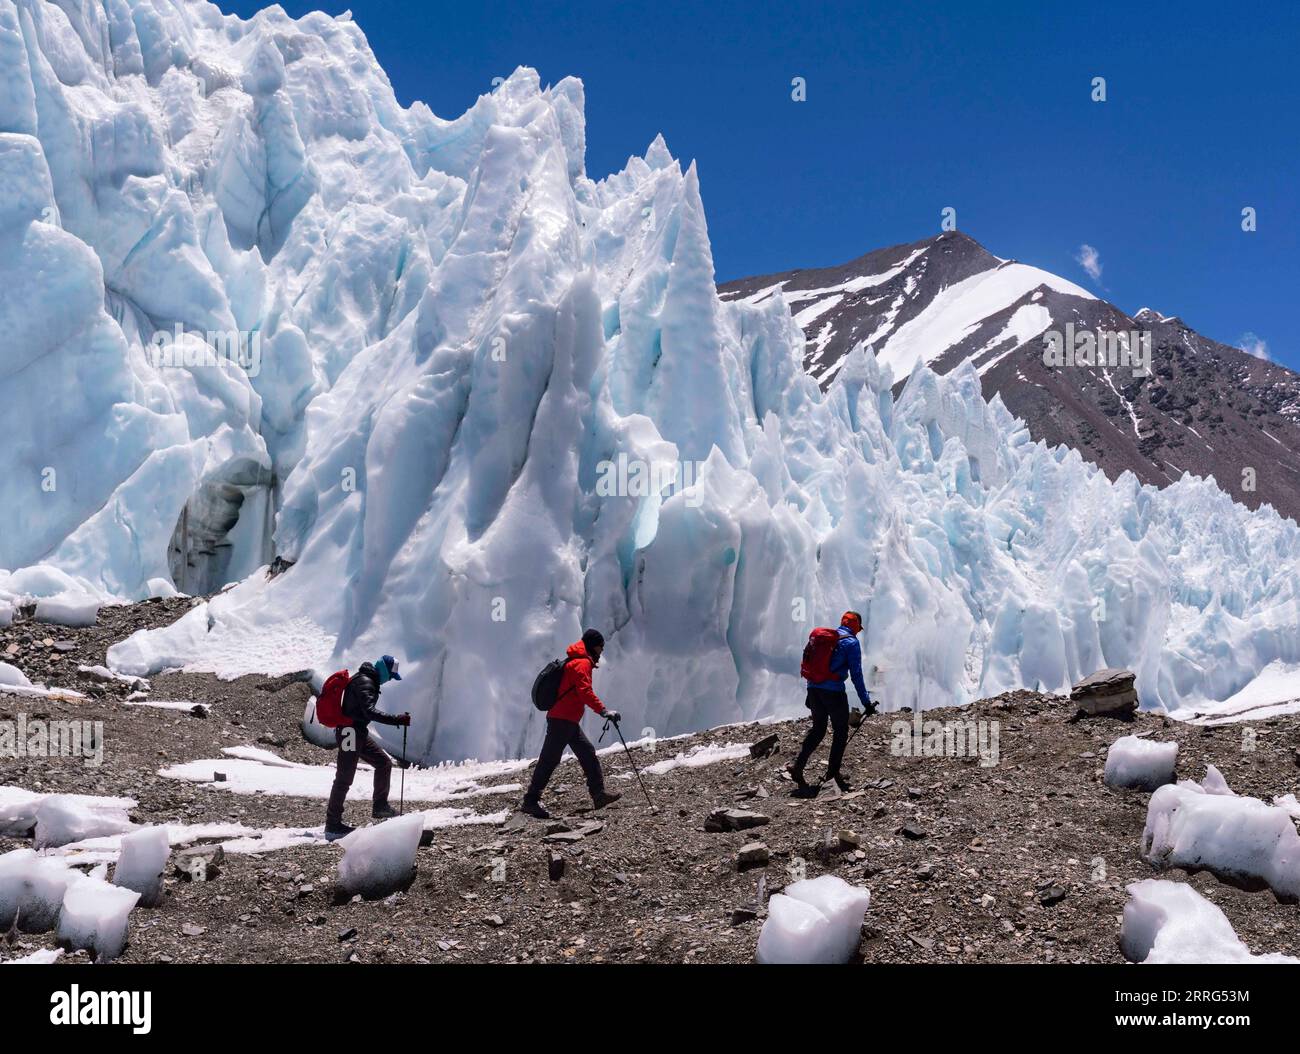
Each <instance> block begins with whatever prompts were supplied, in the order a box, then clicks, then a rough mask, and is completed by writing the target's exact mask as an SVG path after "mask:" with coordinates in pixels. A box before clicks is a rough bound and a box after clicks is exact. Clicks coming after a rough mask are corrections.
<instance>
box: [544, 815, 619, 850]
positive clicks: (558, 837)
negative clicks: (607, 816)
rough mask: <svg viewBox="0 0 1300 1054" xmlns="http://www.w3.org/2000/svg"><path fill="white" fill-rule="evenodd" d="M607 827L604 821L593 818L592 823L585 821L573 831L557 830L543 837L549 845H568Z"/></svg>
mask: <svg viewBox="0 0 1300 1054" xmlns="http://www.w3.org/2000/svg"><path fill="white" fill-rule="evenodd" d="M604 829H605V825H604V823H602V822H600V821H599V820H593V821H592V822H591V823H584V824H583V825H582V826H581V827H577V828H575V829H574V830H572V831H556V832H555V833H554V834H548V835H547V836H546V837H545V838H543V839H542V841H543V842H546V843H547V844H548V845H567V844H572V843H573V842H581V841H582V840H583V839H584V838H586V837H587V836H588V835H593V834H596V833H597V832H599V831H603V830H604Z"/></svg>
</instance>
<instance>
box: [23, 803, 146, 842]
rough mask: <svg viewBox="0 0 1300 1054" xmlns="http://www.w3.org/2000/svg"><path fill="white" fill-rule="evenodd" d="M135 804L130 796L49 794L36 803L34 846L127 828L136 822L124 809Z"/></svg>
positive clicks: (78, 839) (118, 832)
mask: <svg viewBox="0 0 1300 1054" xmlns="http://www.w3.org/2000/svg"><path fill="white" fill-rule="evenodd" d="M128 803H129V804H128ZM135 804H136V803H135V802H134V801H131V799H129V798H91V797H84V796H82V795H77V794H51V795H50V796H49V797H47V798H43V799H42V800H41V802H40V804H38V805H37V806H36V842H35V845H36V848H37V849H48V848H50V847H52V846H60V845H67V844H68V843H69V842H80V841H82V840H83V839H85V838H98V837H100V836H102V835H106V834H121V833H122V832H124V831H129V830H131V829H132V828H133V827H135V824H133V823H132V822H131V819H130V817H128V816H127V810H128V809H132V808H134V807H135Z"/></svg>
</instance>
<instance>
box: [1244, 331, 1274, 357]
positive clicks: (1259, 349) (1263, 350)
mask: <svg viewBox="0 0 1300 1054" xmlns="http://www.w3.org/2000/svg"><path fill="white" fill-rule="evenodd" d="M1237 347H1239V348H1240V349H1241V350H1242V351H1244V352H1245V353H1246V354H1247V355H1254V356H1255V358H1257V359H1264V360H1265V361H1270V360H1269V355H1268V341H1266V340H1265V339H1264V338H1263V337H1257V336H1255V334H1254V333H1243V334H1242V335H1241V336H1240V337H1238V338H1237Z"/></svg>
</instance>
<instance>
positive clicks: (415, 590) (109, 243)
mask: <svg viewBox="0 0 1300 1054" xmlns="http://www.w3.org/2000/svg"><path fill="white" fill-rule="evenodd" d="M585 136H586V132H585V125H584V95H583V86H582V84H581V82H579V81H578V80H576V79H573V78H566V79H565V80H562V81H560V82H559V83H557V84H554V85H551V86H544V85H543V84H542V83H541V81H540V78H539V76H538V74H537V73H536V71H534V70H532V69H528V68H520V69H518V70H516V71H515V72H514V73H513V74H512V75H511V76H509V77H508V78H505V79H504V80H503V81H502V82H501V83H500V84H499V85H498V86H497V87H495V88H494V89H493V90H492V91H491V92H489V93H488V94H485V95H483V96H482V97H481V98H479V100H478V101H477V102H476V103H475V104H474V105H473V106H472V107H471V108H470V109H469V110H468V111H467V112H466V113H465V114H463V115H462V116H460V117H458V118H456V119H454V120H444V119H441V118H439V117H437V116H436V115H435V114H434V113H433V112H432V111H431V110H430V109H429V108H428V107H427V106H425V105H424V104H422V103H418V102H417V103H415V104H413V105H412V106H410V107H402V106H401V105H399V104H398V102H397V100H396V98H395V96H394V93H393V90H392V87H391V86H390V84H389V82H388V80H387V78H386V76H385V75H384V73H383V70H382V69H381V68H380V67H379V65H378V63H377V62H376V60H375V57H374V55H373V53H372V52H371V50H370V48H369V46H368V44H367V43H366V40H365V37H364V35H363V34H362V32H361V30H360V29H359V27H358V26H357V25H356V24H355V23H353V22H352V21H351V20H350V18H349V17H347V16H339V17H338V18H332V17H330V16H327V15H324V14H321V13H313V14H310V15H307V16H305V17H304V18H301V19H298V20H294V19H291V18H289V17H288V16H287V15H286V14H285V13H284V12H283V11H282V10H281V9H279V8H275V7H273V8H270V9H268V10H266V11H263V12H261V13H259V14H257V15H256V16H255V17H253V18H251V19H249V20H241V19H239V18H237V17H234V16H231V15H225V14H223V13H222V12H221V11H220V10H219V8H217V7H216V6H214V5H212V4H209V3H205V2H194V0H104V2H103V3H97V4H89V3H78V2H75V0H61V2H59V3H37V2H34V0H0V289H3V290H4V294H3V297H2V298H0V328H2V329H3V331H4V332H6V333H7V334H8V335H9V339H8V340H7V341H6V342H5V345H4V348H3V350H2V351H0V397H2V398H3V403H4V405H5V407H6V408H7V414H8V420H9V426H10V427H9V429H8V439H9V441H8V444H7V446H6V453H5V471H4V472H3V473H0V568H7V569H8V570H3V571H0V621H7V619H8V618H10V617H12V613H13V611H14V610H15V608H16V607H17V606H19V605H21V604H26V603H30V602H32V601H33V600H35V599H39V598H44V599H46V600H48V601H57V602H58V603H60V604H63V605H67V606H69V607H70V609H72V610H81V609H86V608H88V607H93V606H94V605H95V604H99V603H110V602H121V601H127V600H138V599H143V598H145V597H149V596H164V595H172V594H174V593H175V592H177V591H180V592H183V593H188V594H192V595H195V596H196V597H198V596H207V597H208V599H205V600H200V601H197V602H196V604H195V606H194V607H193V608H192V609H191V610H190V612H189V613H188V614H186V615H185V616H184V617H182V618H181V619H180V620H179V621H178V622H176V623H175V624H174V625H172V626H169V627H166V628H163V629H159V630H154V631H151V632H142V633H139V634H136V635H135V636H133V637H131V638H129V639H127V640H125V641H123V642H121V643H119V644H117V645H115V646H114V647H113V648H112V649H110V652H109V665H110V666H112V667H113V668H114V669H115V670H117V671H119V672H122V673H126V674H132V675H148V674H153V673H156V672H159V671H161V670H164V669H169V668H175V667H185V668H189V669H194V670H210V671H215V672H217V673H219V674H221V675H222V676H236V675H238V674H241V673H247V672H263V673H282V672H288V671H291V670H297V669H303V668H311V669H314V670H316V671H318V672H327V671H329V670H331V669H335V668H339V667H342V666H345V665H347V666H355V665H356V664H357V663H358V662H359V661H361V660H362V659H366V658H373V657H374V656H375V655H378V654H380V653H384V652H387V653H390V654H393V655H397V656H398V657H399V658H400V659H401V661H402V666H403V671H404V677H405V679H404V680H403V681H402V682H401V683H400V684H393V685H391V686H390V687H389V688H387V689H386V690H385V701H386V705H388V706H390V707H393V708H396V709H399V710H402V709H407V710H410V711H411V712H412V713H413V714H414V715H415V720H414V723H413V724H412V727H411V730H410V733H411V737H410V744H409V747H408V751H409V753H410V755H411V756H413V757H418V758H421V759H423V760H425V761H429V762H434V761H441V760H446V759H461V758H468V757H484V758H499V757H515V756H521V755H523V754H525V753H526V752H528V751H529V750H531V749H532V748H534V747H535V746H536V744H537V743H538V741H539V740H540V736H541V732H542V715H540V714H538V713H537V712H536V711H535V710H533V708H532V707H531V705H530V703H529V701H528V689H529V686H530V685H531V682H532V678H533V676H534V675H535V673H536V671H537V670H538V669H539V668H540V667H541V666H542V665H543V664H544V663H545V662H546V661H548V660H549V659H550V658H552V657H554V656H555V655H556V654H559V653H560V651H561V650H562V648H563V646H564V644H566V643H567V642H569V641H571V640H574V639H576V638H577V637H578V636H579V634H580V633H581V630H582V628H583V627H584V626H588V625H590V626H596V627H598V628H600V629H601V630H602V631H603V632H604V633H605V635H606V637H607V638H608V639H609V646H608V647H607V649H606V652H605V657H604V660H603V662H602V669H601V670H600V672H599V674H598V677H597V690H598V691H599V692H600V693H601V695H602V696H603V697H605V698H607V699H608V700H609V701H610V703H611V705H614V706H616V707H618V708H619V709H620V710H621V711H622V712H623V713H624V715H626V716H627V717H628V719H629V720H630V721H631V722H632V725H631V726H630V727H634V728H645V729H647V730H650V729H653V730H654V732H655V734H658V735H660V736H664V735H672V734H675V733H677V732H682V731H687V730H693V729H699V728H703V727H709V726H714V725H720V724H725V723H728V722H735V721H741V720H748V719H752V718H756V717H764V716H773V715H786V716H788V715H791V714H796V713H798V712H799V708H800V704H801V702H802V698H803V692H802V689H801V684H800V682H799V681H798V680H797V673H798V667H799V655H800V652H801V650H802V647H803V644H804V641H805V640H806V636H807V632H808V630H809V629H810V628H811V627H812V626H814V625H818V624H824V623H826V622H828V621H834V620H836V619H837V618H838V615H839V613H840V612H841V611H843V610H844V609H846V608H854V609H856V610H859V611H861V612H862V614H863V616H864V622H865V629H864V633H863V637H862V640H863V655H864V662H865V665H866V668H867V670H868V681H869V685H870V687H871V688H872V690H873V691H874V692H875V693H876V694H877V696H878V697H879V698H880V700H881V701H882V703H883V705H884V707H885V708H886V709H897V708H901V707H905V706H906V707H935V706H945V705H954V704H957V705H959V704H963V703H966V702H968V701H970V700H972V699H973V698H976V697H978V696H981V695H990V694H995V693H997V692H1000V691H1003V690H1007V689H1011V688H1017V687H1029V688H1039V689H1041V690H1044V691H1063V690H1066V689H1068V686H1069V684H1070V683H1071V682H1072V680H1075V679H1077V678H1079V677H1081V676H1084V675H1086V674H1088V673H1090V672H1092V671H1093V670H1095V669H1098V668H1100V667H1103V666H1123V667H1129V668H1131V669H1133V670H1134V671H1136V673H1137V675H1138V680H1137V687H1138V691H1139V693H1140V695H1141V698H1142V701H1143V705H1144V706H1146V707H1148V708H1163V709H1165V710H1167V711H1169V712H1172V713H1175V714H1177V715H1183V716H1190V715H1191V714H1192V713H1200V712H1203V711H1210V710H1212V709H1213V708H1214V707H1216V706H1219V705H1221V704H1222V703H1223V701H1225V700H1228V699H1230V698H1232V697H1234V696H1237V697H1240V693H1242V692H1243V690H1245V689H1246V688H1247V687H1248V686H1249V685H1251V684H1252V682H1253V681H1255V679H1256V678H1257V677H1258V676H1259V675H1260V674H1261V672H1262V671H1264V670H1265V669H1272V670H1274V671H1276V670H1278V669H1291V668H1293V667H1295V666H1296V664H1300V561H1298V559H1297V557H1298V555H1300V530H1298V529H1297V526H1296V524H1295V523H1294V522H1292V521H1290V520H1286V519H1283V518H1282V517H1280V516H1279V515H1278V514H1277V513H1276V512H1275V511H1274V510H1272V509H1270V508H1267V507H1265V508H1264V509H1262V510H1260V511H1258V512H1256V513H1252V512H1250V511H1249V510H1247V509H1246V508H1245V507H1243V506H1240V505H1237V504H1235V503H1234V502H1233V501H1232V500H1231V498H1230V497H1228V495H1226V494H1225V493H1224V492H1223V491H1221V490H1220V489H1219V488H1218V487H1217V486H1216V484H1215V482H1214V481H1213V480H1207V479H1198V478H1195V477H1191V476H1184V477H1183V478H1182V479H1181V480H1179V481H1178V482H1176V483H1174V484H1172V485H1170V486H1169V487H1167V488H1164V489H1163V490H1156V489H1154V488H1151V487H1143V486H1141V485H1139V484H1138V483H1137V481H1136V480H1135V479H1134V478H1133V477H1132V476H1128V475H1126V476H1124V477H1121V478H1120V479H1119V480H1117V481H1116V482H1114V483H1111V482H1109V481H1108V480H1107V479H1106V477H1105V476H1104V475H1103V474H1102V473H1101V472H1100V471H1099V470H1097V469H1096V468H1095V467H1094V466H1092V465H1090V464H1088V463H1086V462H1085V461H1083V459H1082V458H1081V457H1080V456H1079V455H1078V454H1077V453H1074V452H1072V451H1070V450H1067V449H1063V448H1058V449H1053V448H1048V447H1046V446H1045V445H1043V444H1042V443H1035V442H1033V441H1031V439H1030V437H1029V435H1028V433H1027V432H1026V430H1025V428H1024V427H1023V426H1022V425H1021V424H1020V423H1019V422H1018V421H1017V420H1016V419H1014V418H1013V417H1012V416H1011V415H1010V413H1009V412H1008V411H1007V410H1006V408H1005V407H1004V406H1003V405H1002V403H1001V401H1000V399H997V398H995V399H994V400H993V401H992V402H991V403H988V402H985V401H984V399H983V398H982V396H981V391H980V381H979V377H978V375H977V373H976V372H975V370H974V368H973V367H970V366H967V367H964V368H961V369H958V370H955V371H954V372H952V373H950V374H948V375H946V376H943V377H940V376H938V375H936V374H935V373H933V372H932V371H931V370H929V369H928V368H927V367H925V365H924V364H923V360H924V357H925V352H924V348H922V347H920V345H918V346H917V347H916V348H914V349H912V350H911V351H910V352H909V358H908V363H907V366H908V368H909V370H911V366H912V364H913V361H914V360H915V364H916V368H915V369H914V370H911V372H910V376H909V377H908V380H907V383H906V385H905V387H904V388H903V390H902V391H901V393H900V394H899V395H898V396H897V398H895V396H894V395H893V394H892V391H891V387H892V383H893V381H894V379H895V378H894V376H893V374H892V372H891V369H890V365H889V363H888V362H885V361H881V360H877V358H876V357H875V356H874V355H873V354H872V353H871V351H870V350H869V349H868V348H866V347H859V348H858V349H856V350H855V351H854V352H853V353H852V355H851V356H849V357H848V359H847V360H846V361H845V364H844V366H843V367H842V368H841V369H840V370H839V371H838V373H837V375H836V378H835V381H834V383H833V384H832V385H831V386H830V388H829V389H828V391H827V392H826V393H825V394H823V393H822V392H821V391H820V390H819V389H818V386H817V384H816V383H815V381H813V380H812V379H811V378H810V377H808V376H807V375H806V374H804V372H803V371H802V369H801V365H800V363H801V359H802V355H803V350H804V334H803V333H802V332H801V331H800V329H799V327H798V325H797V324H796V322H795V320H794V318H793V317H792V315H791V312H790V308H789V305H788V304H787V302H786V300H785V299H784V297H783V296H782V295H781V294H780V293H779V292H777V293H776V294H774V295H772V296H770V297H767V298H765V299H764V300H763V301H762V302H761V303H743V302H737V303H723V302H722V301H720V300H719V298H718V295H717V292H716V289H715V286H714V270H713V261H712V254H711V249H710V243H709V236H708V228H707V224H706V219H705V212H704V207H703V203H702V198H701V192H700V176H699V173H698V171H697V169H696V167H695V166H694V165H693V164H692V165H690V166H688V167H687V168H685V170H683V168H682V166H681V165H680V164H679V162H678V161H676V160H675V159H674V158H673V157H672V156H671V154H670V152H669V150H668V148H667V146H666V144H665V143H664V141H663V140H662V138H657V139H656V140H655V141H654V142H653V143H651V144H650V146H649V148H648V150H647V152H646V153H645V155H644V156H643V157H632V158H630V159H629V161H628V163H627V165H626V166H625V167H624V168H623V170H622V171H620V172H617V173H614V174H612V175H608V176H606V177H605V178H602V179H592V178H591V177H589V176H588V174H587V172H586V166H585ZM918 339H920V338H919V337H918ZM164 352H165V354H163V353H164ZM187 363H189V365H187ZM51 396H54V397H51ZM611 464H630V465H635V466H642V467H644V468H645V469H647V475H648V476H649V478H653V479H657V480H658V481H659V482H658V483H656V484H655V485H654V486H652V487H650V488H649V489H648V490H647V489H646V488H633V487H620V488H615V491H616V492H614V493H610V492H609V488H608V487H606V486H602V484H603V483H604V482H605V481H607V479H608V475H607V473H608V466H609V465H611ZM683 466H685V467H686V468H688V469H689V471H688V472H682V471H681V468H682V467H683ZM674 470H676V471H677V476H676V477H675V478H674V476H673V472H674ZM272 559H274V560H275V563H274V565H273V570H274V572H275V573H270V572H268V564H270V563H271V561H272ZM232 583H233V585H232ZM1295 694H1297V695H1300V691H1297V692H1296V693H1295ZM380 734H381V736H382V735H384V734H388V735H391V733H383V732H381V733H380ZM389 745H390V746H393V745H394V744H393V743H391V742H390V743H389Z"/></svg>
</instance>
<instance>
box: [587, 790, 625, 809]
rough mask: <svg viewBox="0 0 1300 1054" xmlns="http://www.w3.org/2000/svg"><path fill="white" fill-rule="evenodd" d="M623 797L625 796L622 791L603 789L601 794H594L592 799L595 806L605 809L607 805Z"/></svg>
mask: <svg viewBox="0 0 1300 1054" xmlns="http://www.w3.org/2000/svg"><path fill="white" fill-rule="evenodd" d="M621 797H623V792H622V791H601V792H600V793H599V794H593V795H592V796H591V801H592V804H593V808H596V809H603V808H604V807H605V806H606V805H613V804H614V803H615V802H616V801H618V799H619V798H621Z"/></svg>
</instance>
